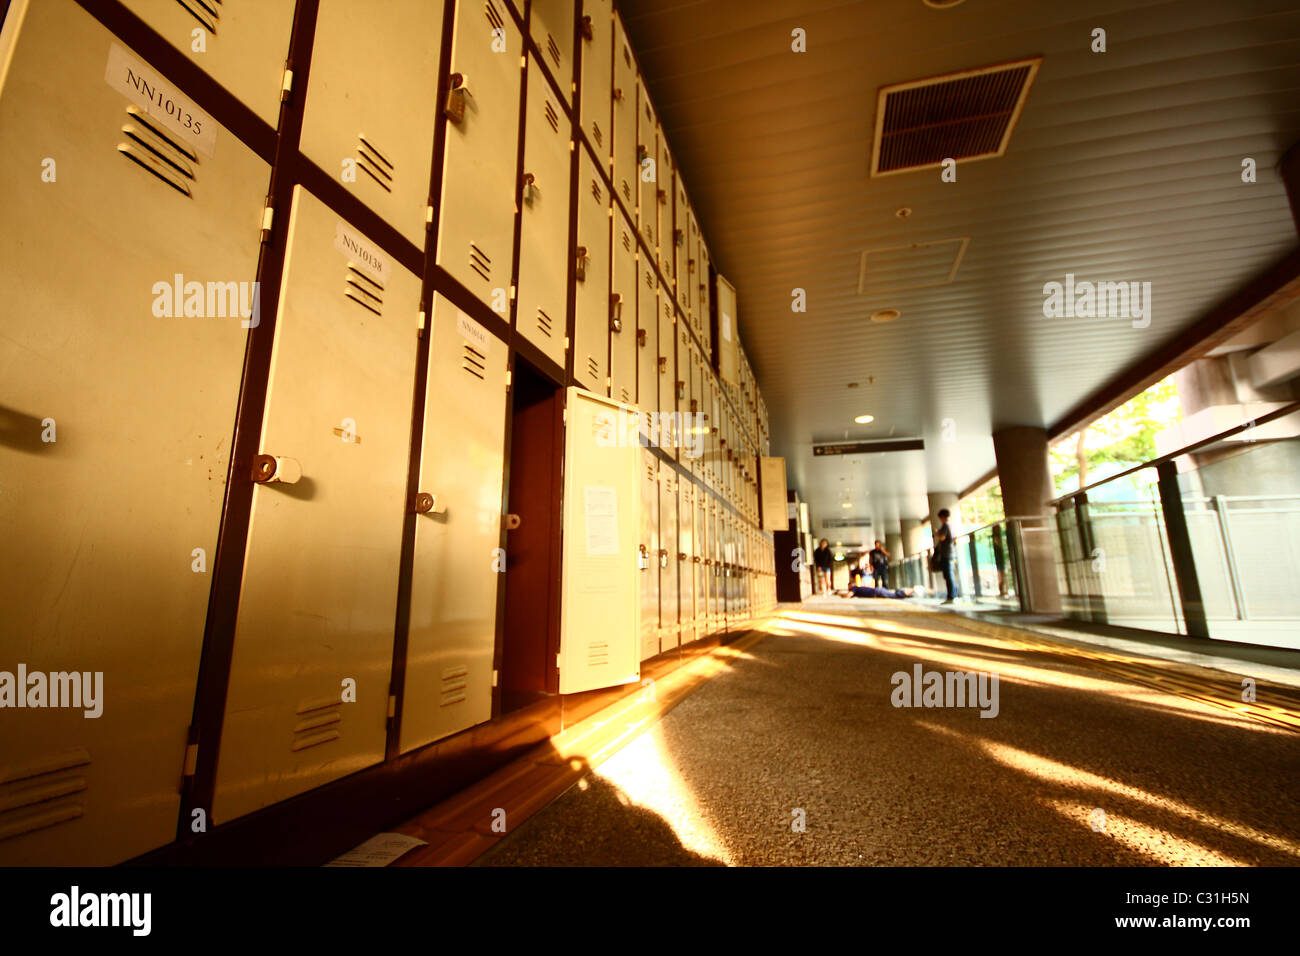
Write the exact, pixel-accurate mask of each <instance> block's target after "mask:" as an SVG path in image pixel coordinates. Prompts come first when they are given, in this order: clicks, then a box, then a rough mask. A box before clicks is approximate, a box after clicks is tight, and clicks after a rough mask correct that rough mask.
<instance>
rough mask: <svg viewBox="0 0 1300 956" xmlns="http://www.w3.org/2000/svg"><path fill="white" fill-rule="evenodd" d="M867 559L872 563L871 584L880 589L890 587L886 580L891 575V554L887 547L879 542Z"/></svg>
mask: <svg viewBox="0 0 1300 956" xmlns="http://www.w3.org/2000/svg"><path fill="white" fill-rule="evenodd" d="M867 557H868V558H869V559H870V561H871V583H872V584H874V585H875V586H876V587H878V588H883V587H888V582H887V581H886V580H885V578H886V576H887V575H888V574H889V552H888V551H886V550H885V546H884V545H883V544H881V543H880V542H879V541H877V542H876V546H875V547H874V548H872V549H871V553H870V554H868V555H867Z"/></svg>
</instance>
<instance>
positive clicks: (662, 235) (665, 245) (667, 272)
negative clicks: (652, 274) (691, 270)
mask: <svg viewBox="0 0 1300 956" xmlns="http://www.w3.org/2000/svg"><path fill="white" fill-rule="evenodd" d="M655 173H656V175H657V176H658V177H659V187H658V189H656V190H655V199H656V201H657V202H658V203H659V268H660V270H661V271H662V272H663V274H664V283H665V285H666V286H667V288H668V295H669V298H671V299H672V300H673V301H674V302H676V301H677V275H676V273H675V272H674V271H673V263H674V261H675V256H676V249H677V246H676V243H675V242H674V239H673V236H674V233H673V230H674V229H675V228H676V226H675V225H674V223H673V196H674V194H675V190H676V189H677V177H676V175H674V172H673V157H672V154H671V153H670V152H669V151H668V137H667V136H665V135H664V131H663V129H662V128H660V130H659V167H658V169H656V170H655Z"/></svg>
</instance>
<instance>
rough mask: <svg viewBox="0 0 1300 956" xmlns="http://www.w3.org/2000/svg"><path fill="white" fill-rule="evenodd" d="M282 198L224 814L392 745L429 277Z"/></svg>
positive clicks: (223, 765)
mask: <svg viewBox="0 0 1300 956" xmlns="http://www.w3.org/2000/svg"><path fill="white" fill-rule="evenodd" d="M288 212H289V217H290V218H289V247H288V251H287V253H286V256H285V266H284V278H283V280H282V282H281V287H280V309H279V315H278V317H277V319H276V325H275V341H274V345H273V347H272V353H271V377H270V380H269V382H268V385H267V397H266V411H265V414H264V415H263V418H262V435H261V441H260V443H259V450H260V455H259V457H258V462H257V464H256V465H255V467H258V466H260V465H262V464H263V463H265V464H266V465H267V468H266V469H265V470H259V471H257V472H255V477H257V478H266V477H268V472H272V473H271V474H270V477H271V478H272V480H265V481H259V482H258V484H257V487H256V488H254V490H253V510H252V517H251V520H250V524H249V531H248V550H247V555H246V557H245V561H244V579H243V587H242V590H241V592H240V596H239V611H238V617H237V619H236V623H235V644H234V653H233V658H232V660H231V666H230V685H229V690H228V692H227V695H226V715H225V721H224V724H223V728H222V735H221V757H220V759H219V762H218V767H217V786H216V798H215V801H214V805H213V807H212V816H213V819H214V820H215V821H216V822H218V823H220V822H225V821H227V820H230V819H232V818H234V817H238V816H240V815H241V814H244V813H248V812H250V811H252V810H256V809H258V808H259V807H263V806H267V805H269V804H272V803H276V802H277V801H280V800H283V799H285V798H287V797H291V796H293V795H294V794H297V793H301V792H303V791H304V790H309V789H311V788H312V787H317V786H320V785H321V784H323V783H327V782H328V781H330V780H334V779H337V778H339V777H342V776H345V775H347V774H349V773H354V772H356V771H358V770H361V769H363V768H365V767H367V766H370V765H372V764H375V763H378V762H379V761H380V760H382V759H383V756H384V743H385V738H386V724H387V720H388V695H389V674H390V671H391V665H392V653H393V643H392V642H393V625H394V620H395V616H396V609H397V576H398V565H399V561H400V553H401V545H402V522H403V517H404V513H405V510H406V501H405V499H406V477H407V466H408V461H409V457H410V439H411V428H410V410H411V397H412V384H413V380H414V376H415V353H416V344H417V341H418V333H419V325H420V322H421V317H420V279H419V278H418V277H417V276H415V275H414V274H413V273H411V272H409V271H407V270H406V269H405V268H403V267H402V266H401V265H399V264H397V263H395V262H393V261H392V260H391V259H389V258H388V257H387V255H385V254H384V253H383V252H381V251H380V250H379V249H378V247H377V246H376V245H375V244H374V243H373V241H371V240H370V239H369V238H367V237H366V236H364V235H363V234H361V233H360V232H359V231H358V230H356V229H355V228H353V227H352V226H351V225H350V224H349V223H347V222H345V221H344V220H341V219H340V218H339V217H338V215H337V214H336V213H334V212H332V211H331V210H330V209H328V208H327V207H326V206H325V204H324V203H322V202H321V201H320V200H319V199H317V198H316V197H315V196H313V195H312V194H310V193H308V192H307V191H306V190H304V189H303V188H302V187H301V186H296V187H295V188H294V192H293V204H292V208H291V210H289V211H288ZM282 459H286V460H287V461H282ZM292 463H296V465H297V467H298V469H300V474H301V478H300V479H299V480H297V481H296V482H295V481H293V480H292V477H293V474H294V469H292V468H287V467H284V466H285V465H287V464H292ZM282 474H283V475H284V476H285V479H286V480H284V481H276V480H274V479H275V478H279V477H280V476H281V475H282Z"/></svg>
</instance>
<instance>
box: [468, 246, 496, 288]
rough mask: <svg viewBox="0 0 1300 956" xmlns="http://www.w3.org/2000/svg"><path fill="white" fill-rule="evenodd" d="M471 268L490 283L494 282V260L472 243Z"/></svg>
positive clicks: (470, 249) (470, 250)
mask: <svg viewBox="0 0 1300 956" xmlns="http://www.w3.org/2000/svg"><path fill="white" fill-rule="evenodd" d="M469 267H470V268H471V269H473V270H474V271H475V272H477V273H478V274H479V275H480V276H482V277H483V278H484V279H485V280H487V281H488V282H491V281H492V260H491V259H490V258H489V257H488V254H487V253H486V252H484V251H483V250H482V249H480V248H479V247H478V246H476V245H474V243H472V242H471V243H470V244H469Z"/></svg>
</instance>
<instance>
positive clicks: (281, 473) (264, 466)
mask: <svg viewBox="0 0 1300 956" xmlns="http://www.w3.org/2000/svg"><path fill="white" fill-rule="evenodd" d="M301 478H302V465H300V464H298V462H297V461H296V460H294V459H293V458H277V457H276V456H275V455H258V456H256V457H255V458H254V459H253V481H255V482H257V483H258V484H259V485H264V484H266V483H267V482H279V483H282V484H286V485H293V484H297V483H298V481H299V480H301Z"/></svg>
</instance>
